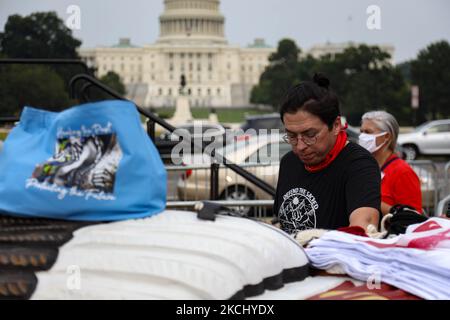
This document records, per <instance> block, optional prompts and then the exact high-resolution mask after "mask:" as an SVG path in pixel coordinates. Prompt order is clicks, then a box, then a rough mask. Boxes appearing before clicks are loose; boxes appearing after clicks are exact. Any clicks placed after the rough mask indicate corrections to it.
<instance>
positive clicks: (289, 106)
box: [280, 73, 341, 130]
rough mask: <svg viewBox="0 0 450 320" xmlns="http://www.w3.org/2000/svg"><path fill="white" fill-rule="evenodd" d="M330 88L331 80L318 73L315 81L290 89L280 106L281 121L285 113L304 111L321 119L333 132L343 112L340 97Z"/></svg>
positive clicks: (314, 78) (305, 82)
mask: <svg viewBox="0 0 450 320" xmlns="http://www.w3.org/2000/svg"><path fill="white" fill-rule="evenodd" d="M329 86H330V80H328V79H327V78H326V77H325V76H324V75H322V74H317V73H316V74H315V75H314V77H313V81H304V82H302V83H300V84H298V85H296V86H293V87H292V88H290V89H289V90H288V92H287V93H286V96H285V98H284V100H283V102H282V103H281V106H280V117H281V121H283V116H284V114H285V113H296V112H297V111H299V110H302V111H306V112H309V113H311V114H313V115H315V116H317V117H319V118H320V120H322V122H324V123H325V124H327V126H328V128H329V129H330V130H331V128H332V127H333V123H334V122H335V120H336V118H337V117H338V116H340V115H341V112H340V110H339V100H338V97H337V96H336V94H334V93H333V92H332V91H331V90H330V89H329Z"/></svg>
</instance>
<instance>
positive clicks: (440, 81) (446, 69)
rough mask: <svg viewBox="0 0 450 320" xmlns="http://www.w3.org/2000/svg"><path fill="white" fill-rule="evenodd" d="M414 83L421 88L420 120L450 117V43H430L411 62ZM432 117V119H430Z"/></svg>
mask: <svg viewBox="0 0 450 320" xmlns="http://www.w3.org/2000/svg"><path fill="white" fill-rule="evenodd" d="M411 78H412V84H414V85H418V86H419V90H420V108H419V113H418V115H419V121H420V122H422V121H424V120H426V118H428V119H429V120H433V119H437V118H441V117H445V118H448V117H450V91H449V83H450V45H449V43H448V42H447V41H439V42H436V43H433V44H430V45H429V46H428V47H426V48H425V49H423V50H421V51H420V52H419V55H418V57H417V59H415V60H414V61H412V62H411ZM430 118H431V119H430Z"/></svg>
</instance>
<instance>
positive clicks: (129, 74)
mask: <svg viewBox="0 0 450 320" xmlns="http://www.w3.org/2000/svg"><path fill="white" fill-rule="evenodd" d="M164 6H165V9H164V12H163V14H162V15H161V16H160V18H159V22H160V36H159V38H158V39H157V41H156V42H155V43H154V44H151V45H145V46H143V47H138V46H134V45H132V44H131V42H130V39H127V38H124V39H120V41H119V44H117V45H115V46H112V47H97V48H93V49H87V48H82V49H80V56H81V57H82V59H83V60H85V61H86V62H87V63H88V65H90V66H94V67H95V68H96V69H97V76H98V77H101V76H103V75H105V74H106V73H107V72H108V71H114V72H116V73H117V74H119V75H120V77H121V79H122V81H123V82H124V84H125V85H126V88H127V97H128V98H129V99H132V100H134V101H135V102H136V103H138V104H139V105H141V106H143V107H164V106H174V105H175V101H176V98H177V96H178V95H179V88H180V79H181V76H182V75H184V76H185V78H186V81H187V86H186V94H187V96H188V97H189V102H190V105H191V106H194V107H195V106H204V107H238V106H248V105H249V104H250V102H249V100H250V93H251V90H252V88H253V86H254V85H256V84H258V82H259V77H260V75H261V73H262V72H263V71H264V69H265V67H266V66H267V65H268V64H269V60H268V58H269V56H270V54H272V53H273V52H275V51H276V48H273V47H269V46H268V45H266V44H265V42H264V40H263V39H256V40H255V42H254V43H253V44H252V45H250V46H248V47H246V48H241V47H239V46H235V45H230V44H228V42H227V39H226V38H225V34H224V28H225V18H224V16H223V15H222V14H221V13H220V9H219V6H220V0H164ZM328 46H329V45H328ZM341 46H342V45H341ZM344 47H345V45H344ZM321 48H322V49H321ZM320 50H322V51H320ZM335 50H336V48H334V47H333V46H331V47H330V48H328V49H327V48H326V46H324V47H320V48H317V47H316V48H315V52H314V53H315V55H319V54H320V53H321V52H322V53H327V51H331V52H334V51H335ZM392 51H393V49H392Z"/></svg>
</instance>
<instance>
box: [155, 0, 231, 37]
mask: <svg viewBox="0 0 450 320" xmlns="http://www.w3.org/2000/svg"><path fill="white" fill-rule="evenodd" d="M164 7H165V8H164V12H163V14H162V15H161V16H160V18H159V22H160V37H159V39H158V42H159V43H178V44H179V43H180V42H190V43H192V42H197V43H198V42H201V43H215V44H226V43H227V41H226V39H225V35H224V25H225V18H224V16H223V15H222V14H221V13H220V8H219V7H220V1H219V0H165V1H164Z"/></svg>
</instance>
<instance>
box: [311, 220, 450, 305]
mask: <svg viewBox="0 0 450 320" xmlns="http://www.w3.org/2000/svg"><path fill="white" fill-rule="evenodd" d="M306 253H307V255H308V258H309V259H310V261H311V263H312V265H313V266H314V267H316V268H319V269H324V270H327V269H331V268H334V269H336V267H338V268H339V267H340V268H341V269H342V270H344V271H345V273H347V274H348V275H350V276H351V277H353V278H355V279H358V280H362V281H367V282H368V285H369V286H374V287H375V288H376V286H375V285H376V283H377V282H384V283H387V284H390V285H393V286H395V287H397V288H400V289H402V290H405V291H407V292H409V293H412V294H414V295H417V296H419V297H422V298H424V299H450V220H446V219H440V218H432V219H429V220H427V221H426V222H424V223H421V224H416V225H411V226H409V227H408V229H407V231H406V233H405V234H403V235H399V236H397V237H394V238H390V239H372V238H366V237H360V236H355V235H352V234H348V233H344V232H339V231H330V232H327V233H326V234H325V235H323V236H322V237H321V238H320V239H317V240H313V241H312V242H311V243H310V245H309V248H307V249H306Z"/></svg>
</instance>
